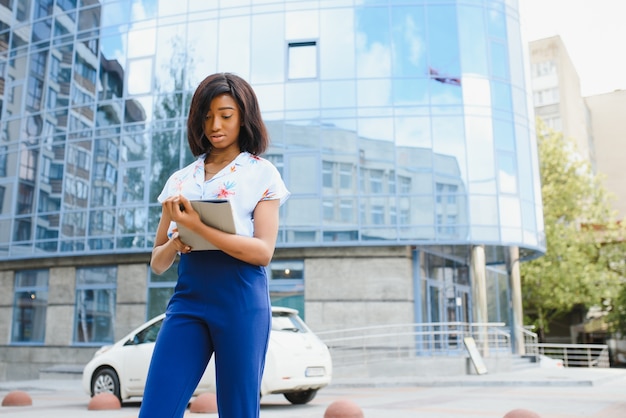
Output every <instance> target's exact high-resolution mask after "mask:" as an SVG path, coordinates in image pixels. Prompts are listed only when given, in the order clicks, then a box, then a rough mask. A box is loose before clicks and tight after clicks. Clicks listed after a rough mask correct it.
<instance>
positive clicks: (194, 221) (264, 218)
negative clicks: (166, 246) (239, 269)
mask: <svg viewBox="0 0 626 418" xmlns="http://www.w3.org/2000/svg"><path fill="white" fill-rule="evenodd" d="M181 203H182V204H183V206H184V210H183V211H181V210H180V207H179V204H181ZM165 204H167V205H168V210H169V211H170V213H171V216H172V219H173V220H174V221H175V222H176V223H177V224H180V225H184V226H186V227H187V228H189V229H191V230H193V231H194V232H196V233H197V234H199V235H200V236H202V237H203V238H204V239H206V240H207V241H209V242H210V243H211V244H213V245H215V246H216V247H217V248H219V249H220V250H222V251H223V252H225V253H226V254H228V255H231V256H233V257H235V258H237V259H238V260H241V261H245V262H246V263H250V264H253V265H256V266H267V265H268V264H269V263H270V261H271V260H272V257H273V255H274V249H275V247H276V237H277V236H278V208H279V207H280V202H279V201H278V200H262V201H260V202H259V203H257V205H256V208H255V209H254V234H253V236H252V237H246V236H242V235H235V234H229V233H226V232H223V231H220V230H218V229H215V228H212V227H210V226H208V225H205V224H204V223H202V221H201V220H200V216H199V215H198V213H197V212H196V211H195V210H194V209H193V208H192V206H191V204H190V203H189V200H187V199H186V198H185V197H184V196H177V197H175V198H171V199H168V200H166V201H165V202H164V205H165Z"/></svg>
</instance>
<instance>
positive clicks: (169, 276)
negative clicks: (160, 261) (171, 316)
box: [148, 261, 178, 319]
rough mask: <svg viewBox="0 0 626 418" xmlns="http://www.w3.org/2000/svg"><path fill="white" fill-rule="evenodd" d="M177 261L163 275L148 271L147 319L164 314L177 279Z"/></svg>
mask: <svg viewBox="0 0 626 418" xmlns="http://www.w3.org/2000/svg"><path fill="white" fill-rule="evenodd" d="M177 272H178V261H175V262H174V264H172V266H171V267H170V268H169V269H167V270H166V271H165V272H163V274H155V273H153V272H152V270H150V276H149V277H148V319H150V318H154V317H155V316H157V315H160V314H162V313H163V312H165V308H166V307H167V303H168V302H169V300H170V298H171V297H172V295H173V294H174V287H175V286H176V280H177V277H178V274H177Z"/></svg>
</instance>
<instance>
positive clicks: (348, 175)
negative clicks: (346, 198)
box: [339, 163, 353, 190]
mask: <svg viewBox="0 0 626 418" xmlns="http://www.w3.org/2000/svg"><path fill="white" fill-rule="evenodd" d="M352 177H353V175H352V164H348V163H340V164H339V187H341V188H342V189H348V190H350V189H352Z"/></svg>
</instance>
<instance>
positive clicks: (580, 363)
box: [527, 343, 610, 367]
mask: <svg viewBox="0 0 626 418" xmlns="http://www.w3.org/2000/svg"><path fill="white" fill-rule="evenodd" d="M527 347H528V348H530V349H536V350H537V352H538V354H540V355H544V356H548V357H550V358H553V359H559V360H562V361H563V367H610V362H609V347H608V346H607V345H606V344H551V343H536V344H529V345H528V346H527Z"/></svg>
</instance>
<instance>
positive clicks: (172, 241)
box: [150, 204, 191, 274]
mask: <svg viewBox="0 0 626 418" xmlns="http://www.w3.org/2000/svg"><path fill="white" fill-rule="evenodd" d="M170 219H171V217H170V215H169V214H168V209H167V208H166V207H165V204H164V206H163V210H162V213H161V219H160V220H159V226H158V227H157V233H156V238H155V240H154V248H153V249H152V258H150V268H151V269H152V271H153V272H155V273H156V274H163V273H164V272H165V271H166V270H167V269H169V268H170V267H171V266H172V263H173V262H174V260H175V259H176V254H177V253H179V252H181V253H187V252H189V251H191V248H190V247H188V246H187V245H185V244H184V243H183V242H182V241H181V240H180V238H178V232H177V231H176V230H175V231H174V234H173V235H172V237H171V238H168V236H167V230H168V229H169V226H170V222H171V221H170Z"/></svg>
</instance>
